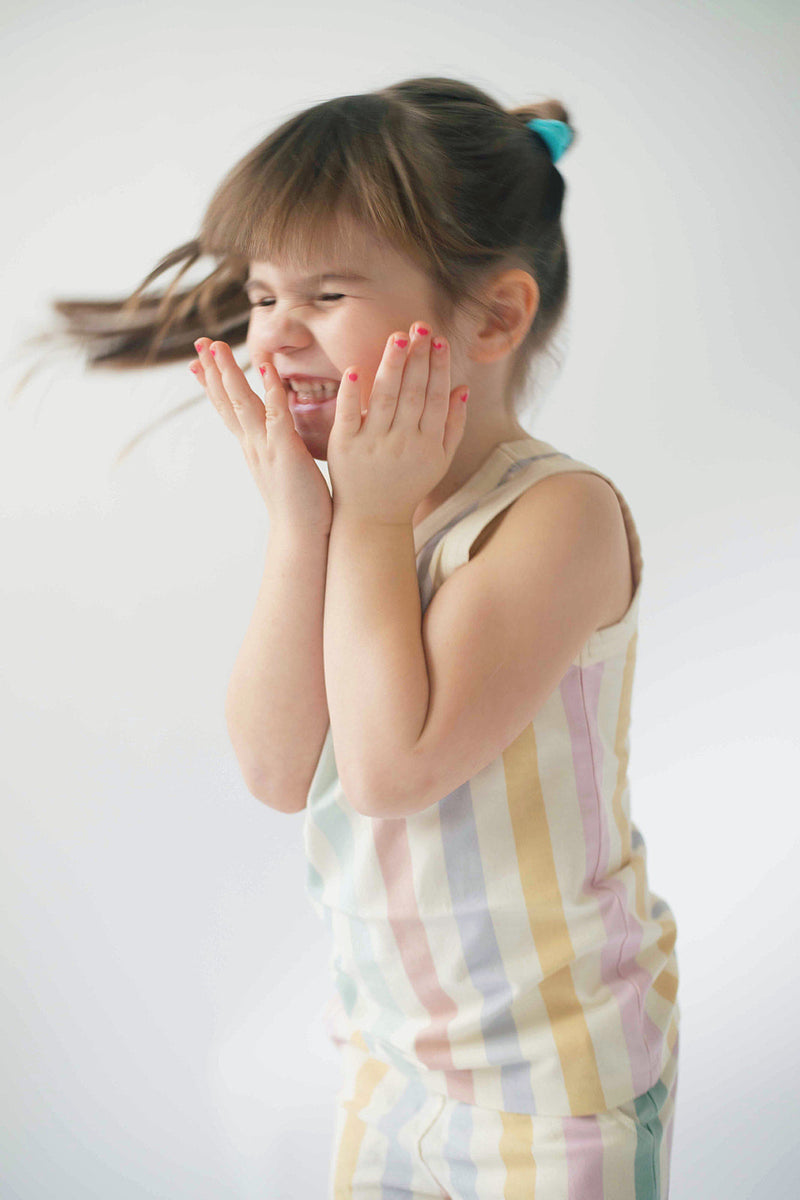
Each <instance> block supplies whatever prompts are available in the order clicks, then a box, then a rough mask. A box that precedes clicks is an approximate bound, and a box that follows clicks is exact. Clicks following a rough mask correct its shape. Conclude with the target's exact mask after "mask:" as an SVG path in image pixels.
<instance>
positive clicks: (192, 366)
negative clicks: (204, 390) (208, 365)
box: [189, 363, 199, 375]
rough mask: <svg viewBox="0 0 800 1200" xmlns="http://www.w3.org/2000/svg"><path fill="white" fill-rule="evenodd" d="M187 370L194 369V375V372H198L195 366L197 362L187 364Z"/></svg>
mask: <svg viewBox="0 0 800 1200" xmlns="http://www.w3.org/2000/svg"><path fill="white" fill-rule="evenodd" d="M189 370H190V371H194V373H195V375H196V374H197V372H198V370H199V368H198V366H197V363H190V364H189Z"/></svg>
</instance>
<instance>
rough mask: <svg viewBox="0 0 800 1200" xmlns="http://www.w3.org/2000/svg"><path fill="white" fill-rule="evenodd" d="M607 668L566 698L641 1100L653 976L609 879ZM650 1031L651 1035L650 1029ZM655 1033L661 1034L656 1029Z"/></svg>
mask: <svg viewBox="0 0 800 1200" xmlns="http://www.w3.org/2000/svg"><path fill="white" fill-rule="evenodd" d="M604 669H605V668H604V664H603V663H596V664H595V665H594V666H592V667H588V668H586V669H585V670H584V671H580V672H579V671H577V670H576V669H575V668H570V670H569V671H568V672H567V673H566V675H565V676H564V678H563V679H562V681H561V685H560V688H561V696H562V699H563V702H564V711H565V713H566V717H567V722H568V725H569V728H570V736H571V738H572V747H573V761H574V766H575V778H576V780H577V784H578V797H579V803H580V808H581V815H582V817H583V827H584V840H585V844H586V877H585V880H584V885H583V890H584V892H586V893H587V894H590V895H592V896H593V897H595V898H596V900H597V905H598V908H599V910H600V913H601V916H602V919H603V924H604V925H605V930H606V937H607V940H606V943H605V945H604V946H603V947H602V948H601V950H600V962H601V975H602V978H603V980H604V982H605V983H607V984H608V986H609V988H610V990H611V991H612V992H613V994H614V996H615V997H616V1000H617V1003H618V1005H619V1009H620V1014H621V1017H622V1028H623V1031H624V1034H625V1041H626V1044H627V1047H628V1055H629V1059H630V1067H631V1075H632V1078H633V1087H634V1091H635V1093H636V1094H637V1095H638V1094H640V1093H641V1092H645V1091H647V1089H648V1087H649V1086H650V1084H651V1083H652V1082H653V1077H654V1073H655V1075H656V1076H657V1075H658V1064H656V1065H655V1067H654V1064H653V1060H652V1058H651V1050H650V1047H649V1046H648V1045H647V1042H646V1033H645V1030H646V1029H647V1026H648V1024H652V1023H651V1022H649V1018H648V1017H647V1014H646V1013H645V1011H644V1001H643V996H644V994H645V993H646V991H647V989H648V988H649V986H650V983H651V980H652V977H651V975H650V973H649V972H648V971H645V970H644V969H643V968H642V967H640V966H639V965H638V964H637V963H636V957H635V956H636V954H637V952H638V950H639V947H640V946H641V942H642V927H641V925H640V924H639V922H638V921H636V920H635V918H634V917H633V916H632V914H631V913H630V911H629V908H628V905H627V897H626V894H625V888H624V886H623V885H622V884H621V883H619V882H618V881H617V880H615V879H610V878H604V871H605V868H606V865H607V863H608V830H607V826H606V819H605V813H604V809H603V806H602V804H601V803H599V800H598V796H599V794H601V784H600V777H601V774H602V756H603V745H602V741H601V739H600V738H599V737H598V733H597V705H598V697H599V691H600V683H601V681H602V677H603V671H604ZM647 1032H650V1031H649V1030H647ZM652 1032H653V1034H654V1035H655V1036H656V1037H658V1036H659V1031H658V1030H657V1029H655V1028H654V1027H653V1030H652Z"/></svg>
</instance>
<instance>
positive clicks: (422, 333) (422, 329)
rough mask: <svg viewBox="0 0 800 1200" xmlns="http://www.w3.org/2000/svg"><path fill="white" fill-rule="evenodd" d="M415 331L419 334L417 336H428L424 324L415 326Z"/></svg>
mask: <svg viewBox="0 0 800 1200" xmlns="http://www.w3.org/2000/svg"><path fill="white" fill-rule="evenodd" d="M417 333H418V334H419V336H420V337H427V336H428V330H427V329H426V328H425V326H424V325H418V326H417Z"/></svg>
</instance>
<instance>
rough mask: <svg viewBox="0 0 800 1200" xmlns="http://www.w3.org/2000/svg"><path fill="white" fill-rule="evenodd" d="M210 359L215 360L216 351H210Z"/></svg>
mask: <svg viewBox="0 0 800 1200" xmlns="http://www.w3.org/2000/svg"><path fill="white" fill-rule="evenodd" d="M211 357H212V358H216V357H217V352H216V350H212V351H211Z"/></svg>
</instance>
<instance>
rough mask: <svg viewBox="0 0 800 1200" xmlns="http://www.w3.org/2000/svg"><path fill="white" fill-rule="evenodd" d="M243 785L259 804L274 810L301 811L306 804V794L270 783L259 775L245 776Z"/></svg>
mask: <svg viewBox="0 0 800 1200" xmlns="http://www.w3.org/2000/svg"><path fill="white" fill-rule="evenodd" d="M245 786H246V787H247V790H248V792H249V793H250V795H251V796H253V797H254V798H255V799H256V800H258V801H259V803H260V804H264V805H265V806H266V807H267V808H271V809H274V811H275V812H281V813H297V812H302V811H303V809H304V808H305V807H306V804H307V800H308V797H307V796H305V795H304V796H302V797H300V796H298V795H297V794H296V793H295V792H294V791H292V790H291V789H289V788H285V787H284V788H281V787H276V786H275V785H274V784H272V785H270V784H268V783H267V782H266V780H264V779H263V778H261V777H254V778H253V777H251V778H249V779H247V778H246V779H245Z"/></svg>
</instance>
